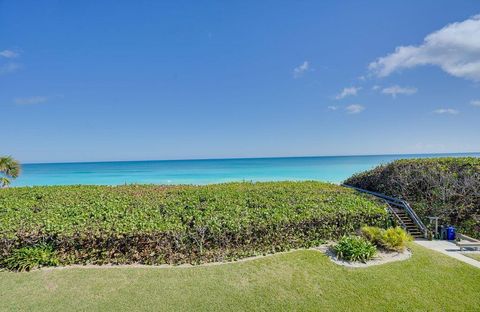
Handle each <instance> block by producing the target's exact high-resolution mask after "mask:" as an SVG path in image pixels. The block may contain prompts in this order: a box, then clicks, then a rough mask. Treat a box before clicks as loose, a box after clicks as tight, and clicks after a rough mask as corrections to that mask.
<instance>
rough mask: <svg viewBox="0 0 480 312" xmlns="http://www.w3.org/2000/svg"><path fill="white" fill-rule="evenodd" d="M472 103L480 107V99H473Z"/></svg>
mask: <svg viewBox="0 0 480 312" xmlns="http://www.w3.org/2000/svg"><path fill="white" fill-rule="evenodd" d="M470 104H471V105H473V106H477V107H480V100H473V101H470Z"/></svg>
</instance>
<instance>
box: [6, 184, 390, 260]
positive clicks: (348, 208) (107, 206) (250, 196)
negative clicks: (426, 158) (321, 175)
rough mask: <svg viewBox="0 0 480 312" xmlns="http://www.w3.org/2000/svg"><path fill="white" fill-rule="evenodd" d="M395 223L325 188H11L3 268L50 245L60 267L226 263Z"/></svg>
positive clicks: (354, 197)
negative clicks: (20, 254) (25, 251)
mask: <svg viewBox="0 0 480 312" xmlns="http://www.w3.org/2000/svg"><path fill="white" fill-rule="evenodd" d="M387 219H388V215H387V213H386V210H385V206H384V205H383V204H382V203H380V202H378V201H376V200H375V199H374V198H371V197H369V196H366V195H361V194H358V193H356V192H355V191H353V190H351V189H348V188H343V187H340V186H336V185H332V184H326V183H320V182H266V183H250V182H242V183H225V184H216V185H205V186H188V185H182V186H156V185H126V186H48V187H20V188H10V189H2V190H0V258H6V257H9V256H10V255H11V254H12V253H14V252H15V250H18V249H19V248H24V247H28V246H36V245H37V244H39V243H47V244H49V246H52V247H53V248H54V249H55V254H56V256H57V257H58V259H59V261H60V262H61V263H62V264H70V263H83V264H87V263H94V264H103V263H145V264H161V263H170V264H179V263H201V262H208V261H223V260H227V259H235V258H239V257H243V256H250V255H254V254H259V253H267V252H275V251H282V250H287V249H291V248H299V247H310V246H313V245H316V244H319V243H320V242H322V241H324V240H327V239H335V238H339V237H342V236H343V235H347V234H350V233H354V232H355V231H357V230H358V229H359V228H360V227H362V226H363V225H377V226H383V225H385V224H386V223H387ZM0 262H1V261H0Z"/></svg>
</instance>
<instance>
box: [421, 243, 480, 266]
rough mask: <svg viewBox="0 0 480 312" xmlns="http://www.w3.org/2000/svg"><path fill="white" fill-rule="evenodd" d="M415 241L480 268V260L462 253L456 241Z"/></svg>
mask: <svg viewBox="0 0 480 312" xmlns="http://www.w3.org/2000/svg"><path fill="white" fill-rule="evenodd" d="M415 243H416V244H418V245H420V246H423V247H425V248H428V249H431V250H435V251H438V252H440V253H442V254H444V255H447V256H449V257H452V258H455V259H457V260H460V261H462V262H465V263H468V264H470V265H473V266H474V267H477V268H480V261H477V260H475V259H472V258H469V257H466V256H464V255H462V253H460V248H458V247H457V245H455V243H452V242H449V241H444V240H432V241H429V240H416V241H415ZM465 253H468V251H466V252H465Z"/></svg>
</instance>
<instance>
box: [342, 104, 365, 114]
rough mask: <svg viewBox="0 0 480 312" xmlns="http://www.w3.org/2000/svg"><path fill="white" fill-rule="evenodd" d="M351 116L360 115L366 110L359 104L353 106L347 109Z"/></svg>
mask: <svg viewBox="0 0 480 312" xmlns="http://www.w3.org/2000/svg"><path fill="white" fill-rule="evenodd" d="M345 109H346V110H347V113H349V114H358V113H361V112H363V111H364V110H365V107H364V106H362V105H359V104H352V105H349V106H347V107H346V108H345Z"/></svg>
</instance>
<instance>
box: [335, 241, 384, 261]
mask: <svg viewBox="0 0 480 312" xmlns="http://www.w3.org/2000/svg"><path fill="white" fill-rule="evenodd" d="M333 250H334V251H335V253H336V255H337V257H338V258H339V259H343V260H347V261H361V262H366V261H368V260H370V259H372V258H373V257H374V256H375V254H376V253H377V248H376V247H375V245H373V244H372V243H371V242H369V241H368V240H366V239H365V238H363V237H360V236H344V237H342V238H341V239H340V240H339V241H338V243H337V244H336V245H335V246H333Z"/></svg>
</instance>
